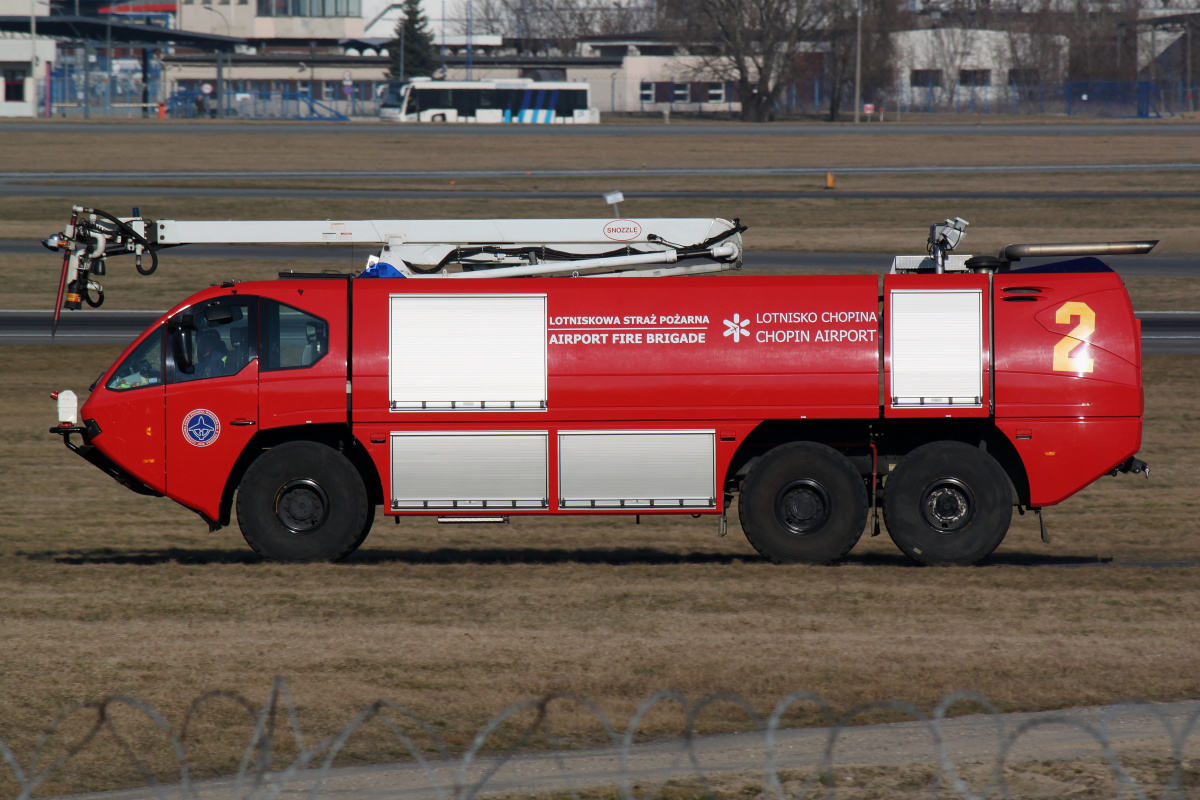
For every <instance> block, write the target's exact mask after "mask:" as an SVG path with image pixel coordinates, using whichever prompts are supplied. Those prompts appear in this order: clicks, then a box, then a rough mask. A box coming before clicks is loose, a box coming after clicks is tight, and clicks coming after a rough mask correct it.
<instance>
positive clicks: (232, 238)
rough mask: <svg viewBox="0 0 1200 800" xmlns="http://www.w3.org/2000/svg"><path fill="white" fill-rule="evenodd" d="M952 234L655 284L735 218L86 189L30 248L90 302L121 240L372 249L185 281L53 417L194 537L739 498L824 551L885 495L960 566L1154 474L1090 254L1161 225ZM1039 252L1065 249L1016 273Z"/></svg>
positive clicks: (295, 540)
mask: <svg viewBox="0 0 1200 800" xmlns="http://www.w3.org/2000/svg"><path fill="white" fill-rule="evenodd" d="M135 213H136V212H135ZM965 225H966V223H965V222H964V221H962V220H957V219H956V220H947V222H946V223H944V224H939V225H935V226H932V227H931V233H930V241H929V255H927V256H913V257H897V258H896V259H895V261H894V262H893V266H892V270H891V271H890V272H889V273H888V274H886V275H884V276H882V277H878V276H874V275H844V276H834V275H818V276H779V277H748V276H741V277H736V278H731V277H728V276H703V277H688V278H686V279H672V278H668V277H667V275H670V274H676V273H694V272H706V271H708V272H711V271H724V270H730V269H736V268H738V267H739V266H740V263H741V255H742V251H741V233H742V231H743V230H744V228H742V227H741V226H740V225H738V224H737V223H736V221H735V222H732V223H731V222H726V221H724V220H719V219H706V220H474V221H456V222H451V221H410V222H404V221H360V222H328V221H326V222H244V223H219V222H190V223H189V222H177V221H168V220H150V219H144V218H142V217H140V216H135V217H133V218H127V219H120V218H117V217H113V216H111V215H108V214H105V213H104V212H97V211H94V210H90V209H79V208H77V209H76V215H75V217H74V219H73V220H72V224H71V225H70V226H68V228H67V230H66V231H65V232H64V233H63V234H60V235H58V236H56V237H51V239H49V240H47V243H48V244H49V245H50V246H53V247H55V248H61V249H62V250H63V251H64V253H65V256H66V257H65V260H64V271H63V281H62V290H61V291H60V295H61V294H63V293H65V295H66V305H67V306H68V307H71V306H78V305H79V303H80V301H81V298H82V299H84V300H86V301H88V302H89V303H92V304H95V303H96V302H97V300H96V299H94V298H95V297H99V298H101V299H102V297H103V295H102V294H99V295H97V293H98V292H99V291H101V290H100V287H99V286H98V284H96V283H95V281H94V280H93V277H94V276H95V275H97V274H102V273H103V271H104V260H105V259H106V258H107V257H109V256H113V255H120V254H123V253H133V254H135V255H137V256H138V258H139V269H140V270H141V271H143V272H147V271H152V269H153V267H154V266H156V264H157V256H156V255H155V253H156V252H157V251H159V250H161V249H162V248H164V247H168V246H174V245H176V244H185V243H189V242H214V241H222V242H246V241H255V242H285V241H286V242H310V241H311V242H319V241H331V240H332V241H375V242H379V243H382V244H383V245H384V247H383V249H382V252H381V253H380V255H379V256H377V257H376V256H372V257H371V258H370V259H369V266H368V268H367V270H366V271H365V272H363V273H362V274H360V275H358V276H351V275H344V274H333V273H320V274H298V273H283V274H281V276H280V278H281V279H280V280H277V281H269V282H257V281H256V282H245V283H239V282H231V283H225V284H222V285H220V286H214V287H212V288H209V289H205V290H204V291H201V292H199V293H197V294H195V295H193V296H192V297H190V298H188V299H187V300H184V301H183V302H181V303H180V304H179V305H177V306H175V307H174V308H172V309H171V310H170V311H168V312H167V313H166V314H165V315H164V316H163V317H162V318H161V319H160V320H159V321H158V322H157V323H155V324H154V325H152V326H150V328H149V329H148V330H146V331H145V333H143V334H142V335H141V336H140V337H138V339H137V340H136V341H134V342H133V344H131V345H130V346H129V348H128V349H127V350H126V351H125V353H124V354H123V355H122V356H121V357H120V358H119V359H118V360H117V362H116V363H115V364H114V365H113V366H111V367H110V368H109V369H108V370H106V371H105V372H104V374H103V375H102V376H101V377H100V378H99V379H98V380H97V381H96V383H95V384H94V385H93V386H92V387H91V394H90V395H89V397H88V399H87V402H86V403H85V404H84V405H83V407H82V409H80V414H79V416H80V417H81V418H82V422H79V421H78V420H77V419H76V418H75V417H74V416H73V414H74V411H73V410H72V409H69V408H68V409H66V410H64V411H62V412H61V413H60V415H59V417H60V423H61V424H60V425H59V426H58V427H55V428H53V429H52V430H53V432H55V433H58V434H61V435H62V436H63V439H64V441H65V442H66V444H67V446H68V447H70V448H71V449H72V450H74V451H75V452H77V453H78V454H80V455H81V456H83V457H84V458H85V459H87V460H88V461H90V462H91V463H93V464H94V465H96V466H97V467H99V468H100V469H102V470H103V471H105V472H106V473H108V474H109V475H111V476H112V477H114V478H115V479H116V480H117V481H118V482H120V483H121V484H123V485H125V486H126V487H128V488H130V489H132V490H134V491H136V492H140V493H142V494H148V495H163V496H167V497H170V498H171V499H173V500H175V501H176V502H178V503H181V504H182V505H184V506H186V507H187V508H190V509H192V510H194V511H195V512H196V513H198V514H199V515H200V516H201V517H203V519H204V520H205V521H207V522H208V524H209V525H210V527H211V528H212V529H213V530H216V529H218V528H220V527H222V526H224V525H228V524H230V522H231V520H232V519H233V516H234V514H235V512H236V516H237V520H238V524H239V525H240V527H241V530H242V533H243V534H244V536H245V538H246V541H247V542H248V543H249V544H250V546H251V547H252V548H253V549H254V550H255V551H256V552H258V553H259V554H261V555H262V556H264V557H266V558H270V559H275V560H279V561H320V560H331V559H339V558H343V557H345V556H347V555H348V554H350V553H351V552H353V551H354V550H355V549H356V548H357V547H358V546H359V545H360V544H361V543H362V542H363V540H364V539H365V537H366V536H367V533H368V531H369V530H370V527H371V524H372V521H373V519H374V516H375V508H376V506H380V505H382V506H383V512H384V513H385V514H387V515H432V516H436V517H438V518H439V519H441V520H444V521H507V520H508V519H509V518H510V517H512V516H518V515H539V514H559V515H567V516H569V515H578V514H611V515H624V516H626V517H629V516H633V515H648V514H709V515H714V516H716V517H719V518H720V530H721V532H722V533H723V532H724V525H725V513H726V510H727V509H728V508H729V507H730V505H731V502H732V500H733V497H734V496H735V495H737V496H738V497H739V503H738V509H739V517H740V522H741V525H742V528H743V530H744V531H745V533H746V536H747V538H748V539H749V541H750V542H751V543H752V544H753V546H754V547H755V548H756V549H757V550H758V551H759V552H760V553H762V554H763V555H764V556H765V557H767V558H768V559H770V560H772V561H776V562H809V563H826V562H829V561H833V560H836V559H839V558H841V557H843V556H845V555H846V554H847V553H848V552H849V551H850V549H851V548H852V547H853V546H854V545H855V543H856V542H857V541H858V539H859V537H860V536H861V534H862V533H863V531H864V529H865V528H866V527H868V523H870V525H871V527H872V529H873V531H874V532H876V533H877V532H878V531H879V519H878V515H879V510H880V509H882V512H883V518H884V522H885V524H886V527H887V530H888V532H889V534H890V535H891V537H892V539H893V540H894V541H895V543H896V544H897V545H898V546H899V548H900V549H901V550H902V551H904V552H905V553H907V554H908V555H909V556H911V557H912V558H914V559H916V560H917V561H919V562H922V563H925V564H936V565H951V564H970V563H974V562H976V561H978V560H979V559H981V558H984V557H985V556H987V555H988V554H990V553H991V552H992V551H993V550H994V549H995V548H996V547H997V546H998V545H999V543H1000V542H1001V540H1002V539H1003V538H1004V536H1005V533H1006V532H1007V530H1008V528H1009V524H1010V521H1011V516H1012V510H1013V508H1014V506H1015V507H1017V508H1018V509H1019V510H1021V511H1022V512H1024V511H1025V510H1026V509H1031V510H1033V511H1035V512H1040V510H1041V509H1042V508H1044V507H1046V506H1051V505H1054V504H1056V503H1059V502H1061V501H1062V500H1064V499H1066V498H1067V497H1070V496H1071V495H1072V494H1074V493H1076V492H1078V491H1079V490H1080V489H1082V488H1084V487H1085V486H1087V485H1089V484H1090V483H1092V482H1093V481H1095V480H1096V479H1098V478H1099V477H1101V476H1103V475H1106V474H1110V473H1113V474H1115V473H1116V472H1119V471H1124V472H1130V471H1133V472H1142V471H1144V470H1145V464H1144V463H1143V462H1141V461H1139V460H1138V459H1136V458H1135V457H1134V454H1135V453H1136V452H1137V450H1138V447H1139V444H1140V440H1141V427H1142V379H1141V351H1140V328H1139V323H1138V321H1137V319H1136V318H1135V317H1134V314H1133V309H1132V307H1131V305H1130V301H1129V296H1128V294H1127V292H1126V291H1125V288H1124V285H1123V283H1122V281H1121V279H1120V278H1119V277H1118V276H1117V274H1116V273H1114V272H1113V271H1112V270H1111V269H1110V268H1108V267H1107V266H1106V265H1105V264H1104V263H1103V262H1101V261H1099V260H1098V259H1096V258H1094V257H1092V256H1090V255H1087V254H1104V253H1129V252H1146V251H1148V250H1149V249H1150V248H1151V247H1152V246H1153V244H1154V243H1152V242H1140V243H1107V244H1091V245H1010V246H1009V247H1007V248H1005V250H1004V251H1002V252H1001V255H1000V257H998V258H989V257H974V258H972V257H966V256H960V255H954V254H952V253H951V251H952V250H953V249H954V246H955V245H956V244H957V243H958V242H959V240H960V239H961V238H962V236H963V235H964V231H965ZM1044 255H1051V256H1054V255H1060V256H1061V255H1065V256H1077V257H1073V258H1070V259H1068V260H1064V261H1058V262H1055V263H1050V264H1042V265H1039V266H1033V267H1026V268H1023V269H1020V268H1014V266H1013V262H1014V261H1017V260H1018V259H1020V258H1022V257H1028V256H1044ZM144 256H149V257H151V259H152V263H151V266H150V269H149V270H147V269H143V267H142V263H141V259H142V257H144ZM677 262H688V263H687V264H686V265H681V266H665V265H670V264H676V263H677ZM550 276H569V277H575V278H589V277H590V278H594V279H592V280H572V279H564V278H563V277H550ZM61 304H62V303H61V302H60V305H61ZM60 404H61V403H60ZM68 405H69V404H68ZM76 435H78V436H79V438H80V439H81V441H80V442H78V443H76V441H75V440H74V439H73V437H74V436H76ZM1042 530H1043V538H1045V527H1044V525H1043V529H1042Z"/></svg>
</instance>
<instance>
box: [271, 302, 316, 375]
mask: <svg viewBox="0 0 1200 800" xmlns="http://www.w3.org/2000/svg"><path fill="white" fill-rule="evenodd" d="M261 314H262V317H261V319H262V324H261V330H262V343H261V346H260V348H259V352H260V353H262V361H261V364H260V365H259V369H260V370H262V371H264V372H266V371H269V370H280V369H304V368H306V367H311V366H312V365H313V364H315V363H317V362H318V361H320V360H321V359H322V358H324V357H325V354H326V353H327V352H329V323H327V322H326V321H325V320H323V319H321V318H320V317H318V316H316V315H315V314H309V313H308V312H307V311H301V310H300V309H298V308H292V307H291V306H288V305H284V304H283V303H280V302H278V301H277V300H265V299H264V300H263V301H262V307H261Z"/></svg>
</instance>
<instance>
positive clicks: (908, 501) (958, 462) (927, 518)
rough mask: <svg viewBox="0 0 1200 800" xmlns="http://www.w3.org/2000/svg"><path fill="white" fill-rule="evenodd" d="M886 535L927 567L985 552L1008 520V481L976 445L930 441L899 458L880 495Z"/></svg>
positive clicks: (976, 557) (996, 542)
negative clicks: (882, 494) (900, 459)
mask: <svg viewBox="0 0 1200 800" xmlns="http://www.w3.org/2000/svg"><path fill="white" fill-rule="evenodd" d="M883 521H884V524H886V525H887V529H888V534H889V535H890V536H891V537H892V541H893V542H895V543H896V546H897V547H899V548H900V549H901V550H902V551H904V553H905V554H906V555H907V556H909V557H910V558H912V559H914V560H916V561H919V562H921V563H922V564H927V565H929V566H965V565H968V564H974V563H976V562H977V561H979V560H980V559H982V558H986V557H987V556H989V555H990V554H991V553H992V551H994V550H995V549H996V548H997V547H999V546H1000V542H1002V541H1004V536H1005V534H1006V533H1008V527H1009V525H1010V524H1011V523H1012V485H1011V483H1010V482H1009V480H1008V475H1007V474H1006V473H1005V472H1004V469H1003V468H1002V467H1001V466H1000V465H999V464H998V463H996V459H994V458H992V457H991V456H990V455H988V454H987V453H986V452H984V451H983V450H980V449H979V448H978V447H972V446H971V445H969V444H964V443H962V442H948V441H947V442H932V443H930V444H926V445H922V446H921V447H918V448H917V449H915V450H913V451H912V452H911V453H909V454H908V455H907V456H905V457H904V460H902V461H901V462H900V463H899V465H897V467H896V469H895V470H893V471H892V473H891V475H889V476H888V479H887V483H886V484H885V491H884V498H883Z"/></svg>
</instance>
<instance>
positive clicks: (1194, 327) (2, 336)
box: [0, 308, 1200, 354]
mask: <svg viewBox="0 0 1200 800" xmlns="http://www.w3.org/2000/svg"><path fill="white" fill-rule="evenodd" d="M162 313H163V312H162V311H109V310H106V309H90V308H88V309H82V310H80V311H64V312H63V314H62V321H61V322H60V323H59V328H58V334H57V335H56V336H55V337H54V338H53V339H51V338H50V325H51V320H52V319H53V317H54V312H52V311H49V310H47V311H23V310H0V345H50V344H55V345H76V344H120V345H125V344H129V343H130V342H131V341H133V340H134V339H135V338H136V337H137V336H138V334H140V333H141V332H142V331H144V330H145V329H146V327H147V326H149V325H150V324H151V323H152V322H154V321H155V320H156V319H158V318H159V316H161V315H162ZM1138 317H1139V318H1140V319H1141V320H1142V351H1143V352H1145V353H1185V354H1195V353H1200V312H1195V311H1142V312H1138Z"/></svg>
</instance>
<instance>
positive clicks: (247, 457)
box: [219, 423, 383, 526]
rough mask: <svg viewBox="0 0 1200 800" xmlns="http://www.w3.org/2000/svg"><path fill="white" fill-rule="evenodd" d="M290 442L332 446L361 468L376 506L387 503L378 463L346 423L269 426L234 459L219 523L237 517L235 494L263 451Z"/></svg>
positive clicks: (223, 524)
mask: <svg viewBox="0 0 1200 800" xmlns="http://www.w3.org/2000/svg"><path fill="white" fill-rule="evenodd" d="M287 442H316V443H317V444H323V445H325V446H327V447H331V448H333V449H334V450H337V451H338V452H340V453H342V454H343V455H345V456H346V458H348V459H349V460H350V463H351V464H353V465H354V468H355V469H356V470H358V474H359V475H360V476H361V477H362V481H363V484H364V485H365V486H366V487H367V498H368V500H369V502H370V503H371V504H372V505H380V504H381V503H383V482H382V480H381V479H380V477H379V471H378V470H377V469H376V468H375V462H374V461H372V460H371V456H370V455H369V454H368V453H367V450H366V448H365V447H363V445H362V443H361V442H360V441H358V439H357V438H355V437H354V435H353V434H352V433H351V432H350V429H349V428H348V427H347V426H346V425H340V424H336V423H328V424H317V425H291V426H285V427H280V428H268V429H267V430H264V431H258V432H257V433H256V434H255V435H254V436H253V437H252V438H251V439H250V441H249V442H247V443H246V446H245V447H244V448H243V449H242V452H241V455H239V456H238V458H237V461H235V462H234V465H233V469H231V470H230V471H229V477H228V478H227V479H226V480H225V488H224V489H223V490H222V492H221V507H220V518H219V522H220V524H221V526H225V525H228V524H230V522H231V521H232V519H233V496H234V493H235V492H236V491H237V487H238V485H239V484H241V482H242V478H243V477H244V476H245V474H246V470H247V469H249V468H250V465H251V464H253V463H254V461H255V460H256V459H257V458H258V457H259V456H261V455H262V454H263V453H265V452H267V451H268V450H270V449H271V448H272V447H277V446H278V445H281V444H286V443H287Z"/></svg>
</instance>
